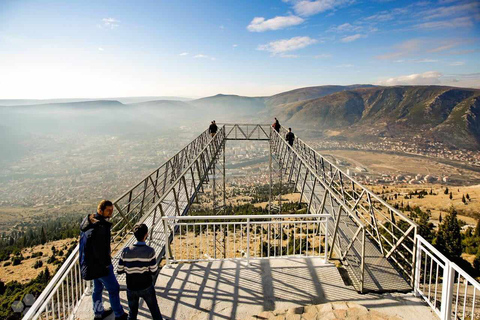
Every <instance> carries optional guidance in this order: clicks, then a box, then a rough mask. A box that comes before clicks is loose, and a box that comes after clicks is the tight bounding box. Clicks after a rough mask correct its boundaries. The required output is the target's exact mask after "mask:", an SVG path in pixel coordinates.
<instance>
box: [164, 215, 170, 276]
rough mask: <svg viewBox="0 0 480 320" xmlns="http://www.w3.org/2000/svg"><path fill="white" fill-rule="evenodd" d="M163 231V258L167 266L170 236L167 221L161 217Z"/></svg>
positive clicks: (168, 262) (168, 264)
mask: <svg viewBox="0 0 480 320" xmlns="http://www.w3.org/2000/svg"><path fill="white" fill-rule="evenodd" d="M163 233H164V234H165V260H166V265H167V267H169V266H170V258H171V257H170V237H169V235H168V222H167V219H165V218H164V219H163Z"/></svg>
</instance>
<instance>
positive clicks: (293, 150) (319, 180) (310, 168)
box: [273, 130, 365, 228]
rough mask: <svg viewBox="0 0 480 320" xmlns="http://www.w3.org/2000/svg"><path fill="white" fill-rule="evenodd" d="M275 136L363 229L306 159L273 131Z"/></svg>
mask: <svg viewBox="0 0 480 320" xmlns="http://www.w3.org/2000/svg"><path fill="white" fill-rule="evenodd" d="M273 131H274V132H275V133H276V134H277V135H278V137H279V138H280V139H281V140H282V141H283V142H284V143H285V144H286V145H287V147H288V148H289V149H290V150H291V151H292V152H294V153H295V154H296V155H297V157H298V158H299V159H302V160H303V165H304V166H305V167H306V168H308V170H309V171H310V173H311V174H313V175H314V176H315V177H316V178H317V181H318V182H319V183H321V184H322V186H323V187H324V188H325V189H326V190H329V191H330V194H331V195H332V197H334V199H335V201H337V203H338V204H339V205H340V206H341V207H342V208H343V210H345V212H347V213H348V214H349V216H351V218H352V219H354V220H355V222H357V224H358V225H360V226H362V227H363V228H365V225H364V224H363V222H362V221H361V220H360V219H359V218H358V217H357V216H356V215H354V214H353V212H352V211H351V209H350V208H349V207H348V206H347V205H345V203H344V202H343V201H341V199H340V198H339V197H338V196H337V194H336V193H334V192H332V191H331V188H330V187H329V186H328V185H326V184H325V182H324V181H323V179H322V178H321V177H320V176H319V175H318V173H317V172H316V170H314V169H313V168H312V167H311V166H310V164H309V163H308V161H307V160H306V159H304V158H303V156H301V155H300V154H299V153H298V152H297V150H295V149H293V148H292V147H291V146H290V145H289V144H288V143H287V141H286V140H285V139H284V138H283V137H282V136H281V135H280V133H278V132H277V131H275V130H273Z"/></svg>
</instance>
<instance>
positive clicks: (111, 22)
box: [102, 18, 120, 29]
mask: <svg viewBox="0 0 480 320" xmlns="http://www.w3.org/2000/svg"><path fill="white" fill-rule="evenodd" d="M102 21H103V26H105V27H107V28H110V29H115V28H116V27H118V26H119V25H120V24H119V22H120V20H117V19H114V18H103V19H102Z"/></svg>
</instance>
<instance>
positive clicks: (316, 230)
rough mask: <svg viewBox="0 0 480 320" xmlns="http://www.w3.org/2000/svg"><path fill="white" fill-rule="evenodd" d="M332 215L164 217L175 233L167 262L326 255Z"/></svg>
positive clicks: (168, 227)
mask: <svg viewBox="0 0 480 320" xmlns="http://www.w3.org/2000/svg"><path fill="white" fill-rule="evenodd" d="M329 219H330V215H328V214H323V215H321V214H280V215H279V214H277V215H233V216H231V215H229V216H183V217H163V223H164V229H166V230H174V231H173V233H174V236H173V242H172V243H171V244H170V250H169V252H168V254H167V255H166V259H167V264H169V263H179V262H194V261H204V260H215V259H222V260H246V261H247V263H248V262H249V260H250V259H262V258H285V257H300V256H301V257H321V258H323V259H324V261H325V262H326V261H327V256H328V254H327V253H328V220H329Z"/></svg>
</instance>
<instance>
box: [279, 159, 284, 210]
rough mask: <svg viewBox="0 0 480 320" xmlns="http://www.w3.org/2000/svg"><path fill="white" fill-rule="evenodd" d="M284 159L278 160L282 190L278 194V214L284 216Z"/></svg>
mask: <svg viewBox="0 0 480 320" xmlns="http://www.w3.org/2000/svg"><path fill="white" fill-rule="evenodd" d="M282 161H283V160H282V159H281V158H279V159H278V166H279V167H280V190H279V192H278V214H282V180H283V175H282V173H283V163H282Z"/></svg>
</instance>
